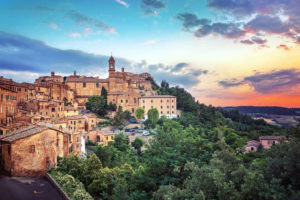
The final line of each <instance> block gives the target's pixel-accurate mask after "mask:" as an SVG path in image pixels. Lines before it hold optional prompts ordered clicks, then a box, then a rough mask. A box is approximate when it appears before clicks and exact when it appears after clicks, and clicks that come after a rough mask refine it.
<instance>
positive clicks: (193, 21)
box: [176, 13, 210, 29]
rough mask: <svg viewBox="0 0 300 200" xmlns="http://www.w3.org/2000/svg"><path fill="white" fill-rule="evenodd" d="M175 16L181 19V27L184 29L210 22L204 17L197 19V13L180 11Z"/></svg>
mask: <svg viewBox="0 0 300 200" xmlns="http://www.w3.org/2000/svg"><path fill="white" fill-rule="evenodd" d="M176 18H177V19H179V20H181V21H183V27H184V28H185V29H189V28H193V27H196V26H199V25H207V24H208V23H210V20H208V19H205V18H202V19H198V17H197V15H195V14H192V13H180V14H178V15H177V17H176Z"/></svg>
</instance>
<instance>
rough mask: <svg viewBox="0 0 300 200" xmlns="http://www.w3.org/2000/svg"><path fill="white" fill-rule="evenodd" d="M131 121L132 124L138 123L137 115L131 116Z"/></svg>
mask: <svg viewBox="0 0 300 200" xmlns="http://www.w3.org/2000/svg"><path fill="white" fill-rule="evenodd" d="M129 122H130V123H132V124H136V123H137V120H136V118H135V117H131V118H130V119H129Z"/></svg>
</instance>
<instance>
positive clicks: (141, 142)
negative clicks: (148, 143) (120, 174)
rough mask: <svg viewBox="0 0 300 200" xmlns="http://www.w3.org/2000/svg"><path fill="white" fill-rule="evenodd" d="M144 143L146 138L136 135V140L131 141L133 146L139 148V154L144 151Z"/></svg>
mask: <svg viewBox="0 0 300 200" xmlns="http://www.w3.org/2000/svg"><path fill="white" fill-rule="evenodd" d="M143 145H144V140H142V139H141V138H139V137H136V138H135V139H134V141H133V142H132V143H131V146H133V148H135V150H137V153H138V155H141V153H142V146H143Z"/></svg>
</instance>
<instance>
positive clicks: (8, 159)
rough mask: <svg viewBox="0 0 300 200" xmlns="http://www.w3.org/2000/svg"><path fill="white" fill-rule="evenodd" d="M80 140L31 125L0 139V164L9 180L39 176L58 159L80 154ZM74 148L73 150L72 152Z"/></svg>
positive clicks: (55, 130) (50, 129)
mask: <svg viewBox="0 0 300 200" xmlns="http://www.w3.org/2000/svg"><path fill="white" fill-rule="evenodd" d="M80 146H81V140H80V139H79V140H78V139H77V137H74V135H73V134H68V133H65V132H63V131H60V130H58V129H54V128H49V127H46V126H36V125H31V126H27V127H25V128H22V129H19V130H17V131H14V132H11V133H8V134H6V135H3V136H0V147H1V154H2V158H1V163H2V165H1V166H2V167H3V169H4V170H5V171H7V172H9V173H10V175H11V176H34V177H36V176H41V175H43V174H44V173H45V172H46V171H47V170H48V169H50V168H51V167H53V166H56V165H57V158H58V157H65V156H67V155H69V154H71V153H79V154H80V153H81V150H80ZM73 147H75V148H73Z"/></svg>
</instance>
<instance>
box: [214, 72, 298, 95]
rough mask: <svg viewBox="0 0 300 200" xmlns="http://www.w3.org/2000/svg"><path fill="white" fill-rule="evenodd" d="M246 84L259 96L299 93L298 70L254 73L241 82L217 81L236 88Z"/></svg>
mask: <svg viewBox="0 0 300 200" xmlns="http://www.w3.org/2000/svg"><path fill="white" fill-rule="evenodd" d="M244 84H248V85H250V86H251V87H253V88H254V90H255V91H256V92H258V93H261V94H276V93H291V91H292V90H295V91H296V92H295V93H298V95H299V94H300V93H299V90H298V89H297V88H299V86H300V70H299V69H283V70H273V71H271V72H267V73H256V74H254V75H252V76H246V77H244V78H243V79H241V80H237V79H231V80H223V81H219V85H221V86H223V87H225V88H228V87H237V86H240V85H244Z"/></svg>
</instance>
